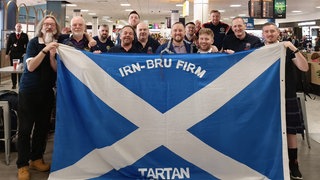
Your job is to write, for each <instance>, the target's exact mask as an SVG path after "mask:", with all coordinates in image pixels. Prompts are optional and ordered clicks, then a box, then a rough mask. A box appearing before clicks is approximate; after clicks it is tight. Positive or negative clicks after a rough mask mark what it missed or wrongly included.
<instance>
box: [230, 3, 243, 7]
mask: <svg viewBox="0 0 320 180" xmlns="http://www.w3.org/2000/svg"><path fill="white" fill-rule="evenodd" d="M230 7H241V4H231V5H230Z"/></svg>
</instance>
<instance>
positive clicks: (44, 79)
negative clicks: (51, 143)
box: [16, 15, 60, 180]
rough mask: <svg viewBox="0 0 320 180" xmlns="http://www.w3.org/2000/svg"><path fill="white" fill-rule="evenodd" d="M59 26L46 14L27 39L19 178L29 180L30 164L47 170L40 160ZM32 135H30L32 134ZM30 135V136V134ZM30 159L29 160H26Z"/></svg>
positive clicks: (20, 110)
mask: <svg viewBox="0 0 320 180" xmlns="http://www.w3.org/2000/svg"><path fill="white" fill-rule="evenodd" d="M59 34H60V27H59V24H58V23H57V20H56V18H55V17H54V16H51V15H47V16H45V17H44V18H43V19H42V20H41V21H40V22H39V24H38V25H37V27H36V32H35V37H34V38H33V39H31V40H30V42H29V44H28V47H27V51H26V58H25V59H26V60H25V63H24V64H25V68H24V72H23V74H22V77H21V81H20V88H19V102H18V115H19V126H18V132H19V136H18V148H17V149H18V159H17V162H16V163H17V167H18V179H19V180H29V179H30V172H29V168H32V169H35V170H37V171H49V170H50V165H49V164H47V163H45V162H44V160H43V154H44V152H45V149H46V143H47V136H48V131H49V125H50V119H51V111H52V108H53V103H54V93H53V89H52V88H53V87H54V86H55V81H56V70H57V61H56V48H57V47H58V43H57V42H56V40H57V39H58V36H59ZM31 136H32V137H31ZM30 137H31V138H30ZM29 160H30V162H29Z"/></svg>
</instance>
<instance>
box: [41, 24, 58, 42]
mask: <svg viewBox="0 0 320 180" xmlns="http://www.w3.org/2000/svg"><path fill="white" fill-rule="evenodd" d="M56 27H57V26H56V22H55V21H54V19H52V18H47V19H45V20H44V21H43V25H42V29H41V32H42V33H43V38H44V42H45V43H46V44H47V43H50V42H53V40H54V39H53V36H54V35H55V34H56V33H57V29H56Z"/></svg>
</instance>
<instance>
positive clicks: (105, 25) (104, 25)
mask: <svg viewBox="0 0 320 180" xmlns="http://www.w3.org/2000/svg"><path fill="white" fill-rule="evenodd" d="M100 27H104V28H107V29H109V26H108V24H101V25H100V26H99V29H100Z"/></svg>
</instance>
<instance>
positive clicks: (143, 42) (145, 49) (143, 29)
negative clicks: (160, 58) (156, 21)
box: [134, 23, 160, 54]
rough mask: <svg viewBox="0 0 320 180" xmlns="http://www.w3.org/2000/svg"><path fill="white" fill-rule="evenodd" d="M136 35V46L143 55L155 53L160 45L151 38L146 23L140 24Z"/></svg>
mask: <svg viewBox="0 0 320 180" xmlns="http://www.w3.org/2000/svg"><path fill="white" fill-rule="evenodd" d="M136 33H137V41H136V43H135V45H134V46H135V47H136V48H137V49H139V50H140V51H141V53H148V54H153V53H155V52H156V50H157V48H158V47H159V46H160V43H159V42H158V41H156V40H155V39H153V38H152V37H151V36H150V33H149V28H148V25H147V24H146V23H139V24H138V25H137V28H136Z"/></svg>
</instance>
